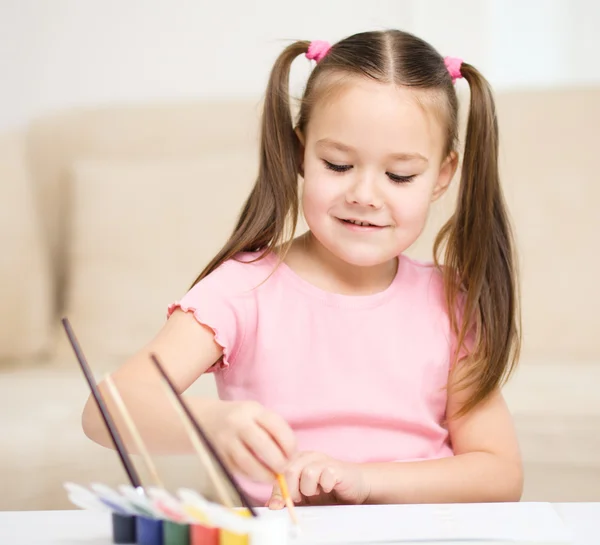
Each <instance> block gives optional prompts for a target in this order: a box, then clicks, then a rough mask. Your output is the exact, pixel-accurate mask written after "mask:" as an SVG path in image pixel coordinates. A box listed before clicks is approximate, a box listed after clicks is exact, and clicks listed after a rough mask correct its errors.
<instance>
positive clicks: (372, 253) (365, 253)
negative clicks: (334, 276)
mask: <svg viewBox="0 0 600 545" xmlns="http://www.w3.org/2000/svg"><path fill="white" fill-rule="evenodd" d="M329 251H330V252H331V253H332V254H333V255H335V256H336V257H337V258H338V259H341V260H342V261H344V262H345V263H348V265H352V266H354V267H365V268H368V267H377V266H379V265H383V264H385V263H388V262H389V261H391V260H392V259H395V258H396V257H398V255H399V254H400V252H395V251H389V250H388V251H385V250H384V249H382V248H377V247H372V246H371V247H366V248H356V247H354V248H345V247H343V246H339V245H335V244H334V245H332V246H330V247H329Z"/></svg>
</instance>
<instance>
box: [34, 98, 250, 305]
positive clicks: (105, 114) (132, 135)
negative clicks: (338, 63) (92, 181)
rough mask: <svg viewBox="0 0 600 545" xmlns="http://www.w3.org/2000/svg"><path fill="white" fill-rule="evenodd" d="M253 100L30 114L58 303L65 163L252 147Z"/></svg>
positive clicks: (61, 285) (62, 277)
mask: <svg viewBox="0 0 600 545" xmlns="http://www.w3.org/2000/svg"><path fill="white" fill-rule="evenodd" d="M260 111H261V108H260V101H259V100H258V99H257V100H212V101H211V100H206V101H189V102H187V101H177V102H175V103H170V102H164V103H153V104H135V105H134V104H123V105H116V106H107V107H96V108H85V109H72V110H66V111H62V112H58V113H55V114H50V115H46V116H41V117H39V118H37V119H35V120H33V122H32V124H31V126H30V128H29V131H28V137H27V138H28V155H29V157H30V161H31V168H32V172H33V181H34V183H35V190H36V196H37V198H38V205H39V210H40V215H41V220H42V224H43V227H44V235H45V238H46V242H47V243H48V245H49V248H50V252H51V256H52V268H53V274H54V275H55V276H56V279H57V284H58V294H57V297H58V300H59V302H60V303H62V302H63V295H64V289H65V288H66V278H65V273H66V270H65V261H64V255H65V253H64V252H65V250H66V248H65V245H64V244H63V241H64V239H65V237H66V236H67V229H68V226H67V221H68V215H67V207H68V202H67V199H66V198H65V197H66V196H67V195H68V194H69V193H70V186H69V170H70V168H71V166H72V165H73V164H74V163H75V162H77V161H78V160H79V159H85V158H88V157H94V158H98V159H109V160H110V159H118V160H121V159H125V160H129V159H144V158H171V159H181V158H183V159H186V158H189V157H203V156H206V155H209V154H212V153H221V152H223V151H225V150H227V151H232V152H238V151H240V150H248V149H256V142H257V137H258V122H259V117H260Z"/></svg>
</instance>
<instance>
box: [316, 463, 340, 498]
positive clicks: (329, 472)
mask: <svg viewBox="0 0 600 545" xmlns="http://www.w3.org/2000/svg"><path fill="white" fill-rule="evenodd" d="M337 482H338V479H337V476H336V473H335V470H333V469H332V468H330V467H326V468H325V469H324V470H323V471H322V472H321V477H320V479H319V485H320V486H321V488H322V489H323V492H325V493H326V494H329V493H330V492H331V491H332V490H333V489H334V488H335V485H336V484H337Z"/></svg>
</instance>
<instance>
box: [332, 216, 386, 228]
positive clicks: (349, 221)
mask: <svg viewBox="0 0 600 545" xmlns="http://www.w3.org/2000/svg"><path fill="white" fill-rule="evenodd" d="M338 219H339V220H340V221H341V222H342V223H347V224H349V225H357V226H358V227H379V228H383V227H384V226H383V225H377V224H376V223H370V222H368V221H362V220H355V219H344V218H338Z"/></svg>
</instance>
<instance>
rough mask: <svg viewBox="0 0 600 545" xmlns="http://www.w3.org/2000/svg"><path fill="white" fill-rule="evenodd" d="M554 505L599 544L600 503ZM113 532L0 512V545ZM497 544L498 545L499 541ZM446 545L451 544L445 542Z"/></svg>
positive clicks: (101, 524)
mask: <svg viewBox="0 0 600 545" xmlns="http://www.w3.org/2000/svg"><path fill="white" fill-rule="evenodd" d="M552 506H553V508H554V509H555V510H556V512H557V513H558V514H559V515H560V517H561V518H562V519H563V521H564V523H565V524H566V526H567V527H568V528H569V529H570V530H571V531H572V532H573V534H574V541H573V545H594V544H600V503H558V504H553V505H552ZM493 508H494V507H493V506H490V509H493ZM355 509H361V507H355ZM110 532H111V524H110V515H104V514H101V513H94V512H91V511H82V510H74V511H4V512H0V544H1V545H110V544H111V543H112V541H111V533H110ZM438 543H439V542H438ZM452 543H458V542H452ZM494 543H495V545H499V542H494ZM340 545H343V544H340ZM364 545H369V544H368V543H365V544H364ZM403 545H404V542H403ZM419 545H426V542H423V541H421V542H420V543H419ZM444 545H451V543H450V542H448V541H446V542H444ZM469 545H476V542H473V541H471V542H469ZM512 545H515V542H512Z"/></svg>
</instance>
